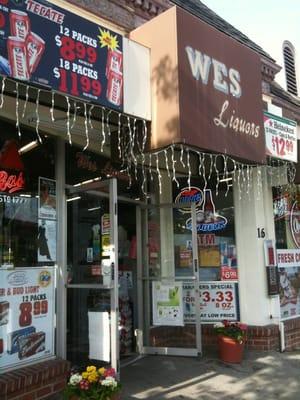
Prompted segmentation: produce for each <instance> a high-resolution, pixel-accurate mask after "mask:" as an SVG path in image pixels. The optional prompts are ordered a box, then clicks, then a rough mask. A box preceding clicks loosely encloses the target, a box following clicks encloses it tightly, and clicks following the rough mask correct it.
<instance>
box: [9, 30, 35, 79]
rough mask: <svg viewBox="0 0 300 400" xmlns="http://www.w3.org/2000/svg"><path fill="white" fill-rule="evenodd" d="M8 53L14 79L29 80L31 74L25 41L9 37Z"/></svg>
mask: <svg viewBox="0 0 300 400" xmlns="http://www.w3.org/2000/svg"><path fill="white" fill-rule="evenodd" d="M7 53H8V60H9V64H10V70H11V75H12V77H13V78H16V79H21V80H28V79H29V78H30V72H29V65H28V57H27V49H26V43H25V40H24V39H19V38H17V37H14V36H9V38H8V39H7Z"/></svg>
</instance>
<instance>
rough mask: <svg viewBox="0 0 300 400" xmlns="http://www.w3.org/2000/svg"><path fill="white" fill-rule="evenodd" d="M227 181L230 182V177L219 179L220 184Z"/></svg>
mask: <svg viewBox="0 0 300 400" xmlns="http://www.w3.org/2000/svg"><path fill="white" fill-rule="evenodd" d="M229 181H232V177H229V178H223V179H220V183H221V182H229Z"/></svg>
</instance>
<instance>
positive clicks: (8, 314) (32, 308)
mask: <svg viewBox="0 0 300 400" xmlns="http://www.w3.org/2000/svg"><path fill="white" fill-rule="evenodd" d="M53 354H54V269H53V268H28V269H25V268H22V269H17V270H5V271H1V270H0V366H1V367H0V370H4V369H6V368H11V367H14V366H18V365H20V364H26V363H30V362H31V361H34V360H41V359H43V358H47V357H49V356H51V355H53Z"/></svg>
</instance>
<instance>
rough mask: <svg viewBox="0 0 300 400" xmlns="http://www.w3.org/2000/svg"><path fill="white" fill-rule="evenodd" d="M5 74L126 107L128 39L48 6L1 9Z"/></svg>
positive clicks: (1, 66)
mask: <svg viewBox="0 0 300 400" xmlns="http://www.w3.org/2000/svg"><path fill="white" fill-rule="evenodd" d="M0 16H1V18H2V26H1V28H2V29H3V32H4V33H3V35H1V37H0V46H1V50H2V51H1V56H2V59H1V64H0V72H1V74H4V75H8V76H10V77H12V78H15V79H19V80H23V81H30V82H33V83H35V84H37V85H43V86H48V87H50V88H52V89H54V90H57V91H59V92H62V93H64V94H66V95H71V96H74V97H80V98H83V99H85V100H87V101H91V102H93V103H97V104H101V105H103V106H107V107H110V108H115V109H117V110H122V108H123V39H122V36H121V35H119V34H117V33H115V32H113V31H111V30H110V29H107V28H105V27H103V26H100V25H98V24H95V23H92V22H89V21H88V20H86V19H84V18H81V17H79V16H77V15H75V14H73V13H71V12H69V11H66V10H65V9H62V8H60V7H58V6H56V5H54V4H52V3H48V2H47V1H36V0H28V1H22V2H19V3H18V4H17V3H16V2H15V1H11V0H9V1H8V2H7V4H6V5H5V6H4V5H1V4H0Z"/></svg>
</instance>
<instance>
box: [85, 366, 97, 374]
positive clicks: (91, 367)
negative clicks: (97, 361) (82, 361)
mask: <svg viewBox="0 0 300 400" xmlns="http://www.w3.org/2000/svg"><path fill="white" fill-rule="evenodd" d="M86 370H87V372H95V371H96V367H94V366H93V365H91V366H89V367H87V368H86Z"/></svg>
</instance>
